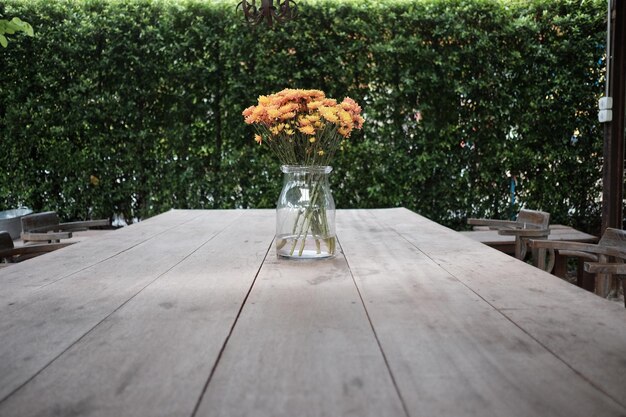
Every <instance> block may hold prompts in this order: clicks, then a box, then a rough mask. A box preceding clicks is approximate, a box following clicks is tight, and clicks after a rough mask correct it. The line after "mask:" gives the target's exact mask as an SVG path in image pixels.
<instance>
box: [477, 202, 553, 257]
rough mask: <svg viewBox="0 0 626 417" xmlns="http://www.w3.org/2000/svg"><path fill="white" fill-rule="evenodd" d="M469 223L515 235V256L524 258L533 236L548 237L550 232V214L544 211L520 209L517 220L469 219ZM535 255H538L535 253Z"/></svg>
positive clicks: (500, 232)
mask: <svg viewBox="0 0 626 417" xmlns="http://www.w3.org/2000/svg"><path fill="white" fill-rule="evenodd" d="M467 224H470V225H473V226H479V227H480V226H487V227H489V228H490V229H495V230H498V234H501V235H513V236H515V257H516V258H517V259H521V260H524V258H525V257H526V253H527V248H528V240H529V239H531V238H536V239H541V238H547V237H548V235H549V234H550V214H549V213H546V212H544V211H536V210H520V211H519V213H518V214H517V219H516V220H495V219H475V218H470V219H467ZM533 257H535V258H536V257H537V254H536V253H533Z"/></svg>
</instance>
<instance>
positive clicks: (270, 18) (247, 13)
mask: <svg viewBox="0 0 626 417" xmlns="http://www.w3.org/2000/svg"><path fill="white" fill-rule="evenodd" d="M239 8H241V10H242V11H243V15H244V19H245V21H246V22H247V23H249V24H251V25H258V24H259V23H261V22H262V21H263V20H265V22H266V23H267V25H268V26H272V24H273V22H274V21H276V22H278V23H283V22H286V21H288V20H291V19H293V18H295V17H296V14H297V12H298V7H297V5H296V3H295V2H294V1H292V0H277V1H276V6H274V1H273V0H261V6H260V7H257V6H256V0H251V1H247V0H242V1H241V2H240V3H239V4H238V5H237V8H236V10H239Z"/></svg>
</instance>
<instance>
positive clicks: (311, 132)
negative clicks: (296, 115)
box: [298, 125, 315, 135]
mask: <svg viewBox="0 0 626 417" xmlns="http://www.w3.org/2000/svg"><path fill="white" fill-rule="evenodd" d="M298 130H299V131H300V132H302V133H304V134H305V135H314V134H315V128H314V127H313V126H311V125H309V126H302V127H299V128H298Z"/></svg>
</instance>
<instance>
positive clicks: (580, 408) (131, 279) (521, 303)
mask: <svg viewBox="0 0 626 417" xmlns="http://www.w3.org/2000/svg"><path fill="white" fill-rule="evenodd" d="M274 221H275V214H274V211H273V210H247V211H235V210H233V211H204V210H203V211H187V210H184V211H178V210H177V211H172V212H168V213H164V214H163V215H160V216H157V217H155V218H153V219H149V220H148V221H145V222H142V223H140V224H137V225H133V226H130V227H128V228H124V229H121V230H119V231H115V232H111V233H107V234H106V235H104V236H101V237H99V238H93V239H90V240H87V241H84V242H80V243H77V244H75V245H72V246H70V247H67V248H63V249H60V250H58V251H55V252H53V253H51V254H48V255H43V256H42V257H40V258H41V259H40V258H36V259H33V260H29V261H27V262H24V263H22V264H17V265H15V266H11V267H9V268H3V269H0V417H30V416H64V417H65V416H68V417H70V416H102V417H105V416H106V417H108V416H111V417H113V416H115V417H118V416H150V417H152V416H158V417H160V416H164V417H165V416H167V417H170V416H171V417H200V416H202V417H204V416H210V417H214V416H228V417H237V416H253V417H257V416H258V417H264V416H268V417H269V416H271V417H282V416H285V417H287V416H289V417H291V416H298V417H308V416H311V417H318V416H320V417H321V416H330V417H341V416H358V417H368V416H375V417H388V416H389V417H396V416H397V417H408V416H412V417H418V416H446V417H448V416H450V417H454V416H463V417H472V416H480V417H483V416H484V417H489V416H507V417H508V416H512V417H517V416H523V417H535V416H537V417H539V416H541V417H553V416H554V417H557V416H558V417H560V416H573V417H577V416H580V417H583V416H584V417H588V416H598V417H605V416H607V417H609V416H615V417H618V416H621V417H624V416H626V405H625V404H626V398H625V397H626V390H625V389H624V387H625V386H626V372H625V370H626V357H625V356H624V352H626V326H624V321H625V318H626V310H624V309H623V308H622V307H621V306H619V305H618V304H617V303H611V302H609V301H606V300H603V299H600V298H599V297H597V296H595V295H593V294H590V293H588V292H585V291H583V290H580V289H578V288H576V287H574V286H572V285H571V284H568V283H565V282H563V281H562V280H560V279H558V278H555V277H553V276H551V275H549V274H547V273H545V272H542V271H540V270H538V269H536V268H534V267H532V266H530V265H528V264H525V263H523V262H520V261H518V260H516V259H515V258H512V257H510V256H507V255H504V254H502V253H500V252H498V251H496V250H494V249H492V248H489V247H487V246H485V245H482V244H480V243H478V242H475V241H473V240H471V239H469V238H467V237H464V236H463V235H462V234H459V233H457V232H454V231H451V230H449V229H447V228H445V227H442V226H440V225H437V224H436V223H433V222H431V221H429V220H428V219H425V218H423V217H421V216H419V215H417V214H415V213H412V212H410V211H408V210H404V209H385V210H349V211H339V212H338V213H337V221H338V224H337V226H338V227H337V229H338V236H339V243H340V247H341V248H342V250H343V252H345V256H344V255H343V254H340V255H339V256H338V257H337V258H335V259H333V260H329V261H304V262H302V261H290V260H284V259H280V260H279V259H277V258H276V255H275V253H274V250H273V248H272V246H271V242H272V238H273V234H274V227H275V225H274ZM268 250H269V253H268ZM44 258H46V259H44Z"/></svg>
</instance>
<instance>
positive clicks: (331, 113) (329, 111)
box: [318, 106, 339, 123]
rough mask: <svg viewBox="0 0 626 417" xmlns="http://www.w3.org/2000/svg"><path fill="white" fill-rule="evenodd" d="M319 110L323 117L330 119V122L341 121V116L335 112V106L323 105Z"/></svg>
mask: <svg viewBox="0 0 626 417" xmlns="http://www.w3.org/2000/svg"><path fill="white" fill-rule="evenodd" d="M318 110H319V112H320V114H321V115H322V117H323V118H324V119H326V120H328V121H329V122H331V123H337V122H338V121H339V118H338V117H337V115H336V114H335V112H336V109H334V108H333V107H326V106H322V107H320V108H319V109H318Z"/></svg>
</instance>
